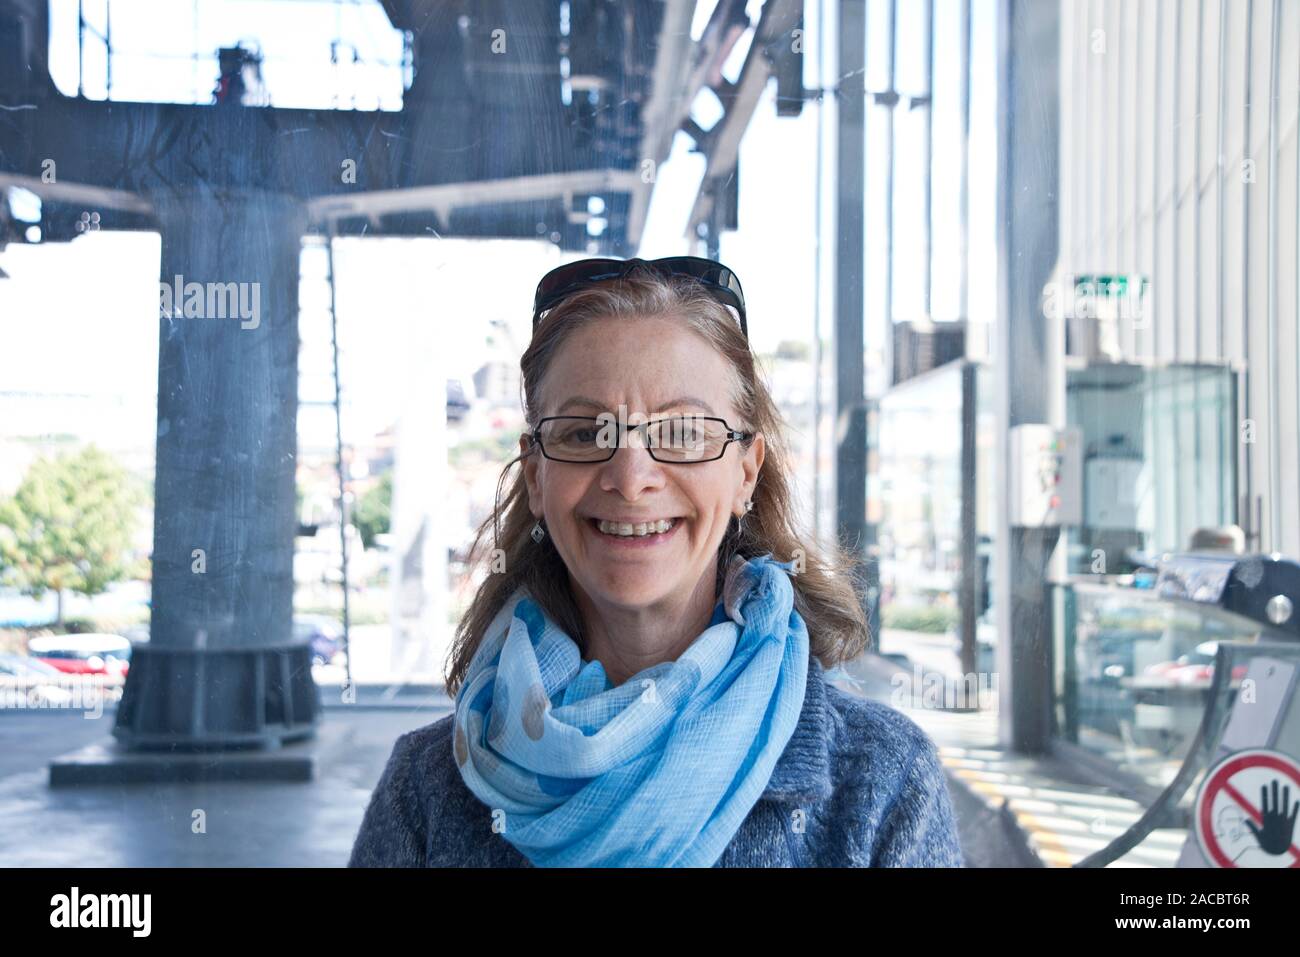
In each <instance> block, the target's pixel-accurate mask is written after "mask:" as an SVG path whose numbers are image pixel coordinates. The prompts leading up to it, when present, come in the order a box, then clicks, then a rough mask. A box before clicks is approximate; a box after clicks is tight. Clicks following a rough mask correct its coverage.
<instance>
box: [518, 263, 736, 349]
mask: <svg viewBox="0 0 1300 957" xmlns="http://www.w3.org/2000/svg"><path fill="white" fill-rule="evenodd" d="M638 266H642V267H649V268H650V269H653V270H654V271H655V272H657V273H659V274H660V275H663V276H687V277H689V278H691V279H694V280H696V281H697V282H699V283H700V284H701V285H702V286H704V288H705V289H706V290H708V291H709V292H710V293H711V294H712V295H713V297H714V298H715V299H717V300H718V301H719V302H721V303H722V304H723V305H726V306H731V307H732V308H734V309H735V310H736V312H737V313H738V314H739V317H740V331H741V332H743V333H744V334H745V338H746V339H748V338H749V328H748V326H746V324H745V294H744V293H743V292H742V291H741V288H740V280H739V279H738V278H737V277H736V274H735V273H734V272H732V271H731V270H730V269H728V268H727V267H726V266H724V265H722V263H720V262H715V261H714V260H712V259H702V258H700V257H699V256H667V257H665V258H663V259H580V260H578V261H577V262H574V263H566V264H565V265H563V266H557V267H556V268H554V269H552V270H551V271H550V272H548V273H547V274H546V275H545V276H543V277H542V281H541V282H539V283H538V284H537V295H536V296H534V297H533V329H534V330H536V328H537V323H538V322H539V321H540V320H541V318H542V315H543V313H545V312H546V311H547V310H548V309H551V308H552V307H554V306H556V305H558V304H559V302H560V301H561V300H562V299H564V298H565V297H567V296H569V295H572V294H573V293H575V292H577V291H578V290H579V289H582V288H584V287H586V286H589V285H591V284H592V283H597V282H601V281H602V280H605V279H622V278H623V277H625V276H627V275H628V274H629V273H630V272H632V270H633V269H635V268H637V267H638Z"/></svg>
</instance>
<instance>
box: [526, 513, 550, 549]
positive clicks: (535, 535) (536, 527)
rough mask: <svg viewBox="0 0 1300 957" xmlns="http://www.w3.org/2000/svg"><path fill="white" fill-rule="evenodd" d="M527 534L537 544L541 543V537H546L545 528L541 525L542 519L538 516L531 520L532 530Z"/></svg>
mask: <svg viewBox="0 0 1300 957" xmlns="http://www.w3.org/2000/svg"><path fill="white" fill-rule="evenodd" d="M529 534H530V535H531V536H532V539H533V541H535V542H536V543H537V544H539V545H540V544H541V543H542V539H543V538H545V537H546V529H545V528H543V527H542V520H541V519H540V518H539V519H538V520H537V521H535V522H533V530H532V531H531V532H529Z"/></svg>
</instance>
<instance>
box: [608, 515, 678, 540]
mask: <svg viewBox="0 0 1300 957" xmlns="http://www.w3.org/2000/svg"><path fill="white" fill-rule="evenodd" d="M675 521H676V519H673V518H661V519H660V520H659V521H657V522H638V523H637V524H635V525H632V524H630V523H628V522H607V521H605V520H604V519H601V520H600V521H598V522H597V523H596V526H597V527H598V528H599V529H600V530H601V531H602V532H604V533H605V534H606V535H621V536H624V537H635V538H641V537H644V536H646V535H657V534H659V533H660V532H666V531H668V529H670V528H672V527H673V523H674V522H675Z"/></svg>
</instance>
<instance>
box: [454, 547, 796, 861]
mask: <svg viewBox="0 0 1300 957" xmlns="http://www.w3.org/2000/svg"><path fill="white" fill-rule="evenodd" d="M790 574H793V570H792V563H790V562H777V561H775V560H773V559H772V557H771V555H770V553H769V554H765V555H762V556H760V557H758V558H753V559H749V560H746V559H744V558H742V557H741V556H739V555H737V556H734V557H733V558H732V560H731V563H730V564H729V565H728V566H727V574H726V578H725V585H724V587H723V592H722V598H721V599H720V600H719V601H718V603H717V605H716V606H715V608H714V613H713V618H712V620H711V621H710V622H709V625H708V627H706V628H705V630H704V631H703V632H702V633H701V634H700V635H699V637H698V638H696V639H695V641H694V642H693V643H692V644H691V646H690V647H689V648H687V649H686V650H685V651H684V652H682V654H681V656H680V657H679V658H678V659H677V660H676V661H667V662H662V663H660V664H657V665H652V666H651V667H649V668H646V669H644V670H643V671H641V672H639V673H638V674H636V675H634V676H633V677H631V678H629V679H628V680H627V681H625V682H624V683H623V684H621V685H619V686H617V687H613V686H611V684H610V682H609V679H608V678H607V676H606V674H605V670H604V668H603V667H602V665H601V663H600V662H599V661H598V660H594V659H593V660H592V661H589V662H583V660H582V656H581V653H580V651H579V649H578V646H577V644H576V643H575V642H574V641H573V639H572V638H570V637H569V636H568V635H566V634H565V633H564V632H563V631H562V630H561V629H560V628H559V627H558V626H557V625H556V624H555V623H554V622H553V621H552V620H551V619H550V618H549V617H548V616H547V615H546V614H545V613H544V612H543V611H542V608H541V606H540V605H539V604H538V603H537V602H536V601H535V600H534V599H533V598H532V597H530V596H529V595H528V594H527V592H526V591H525V590H524V589H522V588H521V589H520V590H518V591H516V592H515V594H514V595H513V596H512V597H511V598H510V599H509V600H508V601H507V602H506V603H505V605H504V606H502V609H501V611H500V612H499V613H498V614H497V616H496V617H495V618H494V619H493V621H492V624H491V625H490V626H489V628H488V630H487V632H486V633H485V637H484V639H483V642H482V644H481V645H480V646H479V648H478V650H477V651H476V652H475V653H474V657H473V659H472V660H471V661H470V665H469V669H468V671H467V673H466V677H465V682H464V684H463V685H462V686H461V689H460V691H459V692H458V693H457V695H456V714H455V719H454V720H455V738H454V745H453V749H454V753H455V756H456V763H457V765H458V766H459V768H460V773H461V777H462V778H463V779H464V781H465V785H466V787H468V788H469V790H470V791H471V792H473V793H474V795H475V796H476V797H478V799H479V800H480V801H482V802H483V803H484V804H486V805H487V806H488V807H489V808H491V809H492V817H491V826H492V827H493V828H494V829H495V830H496V831H497V832H498V833H500V834H501V836H502V837H504V838H505V839H506V840H507V841H509V842H510V843H511V844H513V845H514V846H515V847H516V848H517V849H518V850H519V852H520V853H521V854H523V855H524V856H525V857H527V858H528V859H529V860H530V861H532V863H533V864H535V865H536V866H538V867H709V866H712V865H713V864H714V863H716V861H717V860H718V858H719V857H721V855H722V852H723V851H724V850H725V849H726V847H727V844H728V843H730V841H731V839H732V837H733V836H734V835H735V833H736V831H737V830H738V829H739V828H740V825H741V822H742V821H744V819H745V817H746V815H747V814H748V813H749V811H750V809H751V808H752V807H753V806H754V804H755V803H756V802H757V801H758V798H759V796H760V795H761V794H762V793H763V789H764V788H765V787H766V786H767V782H768V779H769V778H770V777H771V775H772V770H773V768H775V766H776V762H777V759H778V758H779V757H780V756H781V753H782V751H783V750H784V749H785V745H786V742H788V741H789V740H790V737H791V735H792V734H793V733H794V729H795V725H796V724H797V723H798V721H799V714H800V711H801V710H802V708H803V699H804V689H805V687H806V684H807V679H808V629H807V626H806V625H805V624H804V621H803V618H802V617H800V615H799V613H798V612H797V611H795V609H794V586H793V585H791V583H790V578H789V575H790Z"/></svg>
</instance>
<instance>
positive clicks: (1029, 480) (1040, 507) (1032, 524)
mask: <svg viewBox="0 0 1300 957" xmlns="http://www.w3.org/2000/svg"><path fill="white" fill-rule="evenodd" d="M1082 444H1083V435H1082V433H1081V432H1080V430H1079V429H1057V428H1054V427H1053V426H1050V425H1041V424H1032V425H1017V426H1014V427H1013V428H1012V429H1011V434H1010V446H1011V448H1010V453H1011V454H1010V462H1009V465H1010V470H1011V483H1010V493H1011V499H1010V500H1011V516H1010V518H1011V521H1010V524H1011V525H1013V526H1019V527H1021V528H1056V527H1059V526H1061V525H1080V524H1082V522H1083V450H1082Z"/></svg>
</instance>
